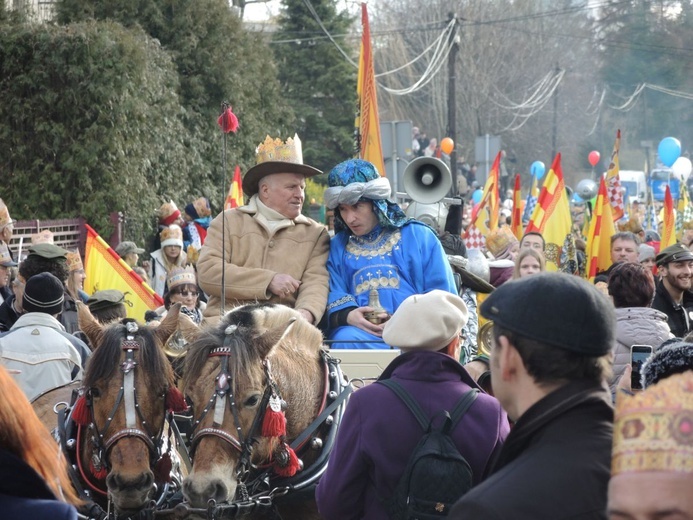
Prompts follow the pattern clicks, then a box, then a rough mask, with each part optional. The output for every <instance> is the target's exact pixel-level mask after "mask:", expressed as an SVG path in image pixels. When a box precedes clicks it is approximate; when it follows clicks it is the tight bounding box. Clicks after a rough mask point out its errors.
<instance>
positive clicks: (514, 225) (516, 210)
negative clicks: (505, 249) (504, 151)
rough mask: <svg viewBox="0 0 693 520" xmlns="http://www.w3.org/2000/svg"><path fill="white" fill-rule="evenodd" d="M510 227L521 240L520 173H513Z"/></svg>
mask: <svg viewBox="0 0 693 520" xmlns="http://www.w3.org/2000/svg"><path fill="white" fill-rule="evenodd" d="M510 229H511V230H512V232H513V235H515V237H517V239H518V240H522V188H521V185H520V174H519V173H518V174H517V175H515V190H514V191H513V214H512V219H511V221H510Z"/></svg>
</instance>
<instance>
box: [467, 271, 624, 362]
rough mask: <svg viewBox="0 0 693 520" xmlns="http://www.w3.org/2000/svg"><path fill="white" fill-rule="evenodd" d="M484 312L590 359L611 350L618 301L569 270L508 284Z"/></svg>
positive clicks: (491, 298) (511, 327)
mask: <svg viewBox="0 0 693 520" xmlns="http://www.w3.org/2000/svg"><path fill="white" fill-rule="evenodd" d="M480 311H481V314H482V315H483V316H484V317H485V318H487V319H489V320H492V321H493V322H494V323H497V324H498V325H500V326H501V327H503V328H505V329H507V330H510V331H512V332H515V333H517V334H518V335H519V336H523V337H526V338H529V339H533V340H535V341H539V342H541V343H546V344H548V345H552V346H554V347H558V348H562V349H565V350H570V351H571V352H575V353H578V354H581V355H584V356H588V357H597V356H603V355H604V354H607V353H608V352H610V351H611V348H612V345H613V341H614V331H615V329H616V315H615V313H614V309H613V305H612V304H611V302H610V301H609V300H607V298H606V297H605V296H604V295H603V294H602V293H600V292H599V290H598V289H596V288H595V287H594V286H593V285H592V284H590V283H588V282H587V281H585V280H583V279H581V278H578V277H577V276H573V275H569V274H564V273H540V274H536V275H532V276H527V277H525V278H521V279H519V280H513V281H511V282H508V283H504V284H503V285H501V286H500V287H498V288H497V289H496V290H495V291H493V292H492V293H491V294H490V295H489V296H488V297H487V298H486V300H484V303H482V304H481V307H480Z"/></svg>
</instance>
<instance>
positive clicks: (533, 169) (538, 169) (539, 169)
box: [529, 161, 546, 179]
mask: <svg viewBox="0 0 693 520" xmlns="http://www.w3.org/2000/svg"><path fill="white" fill-rule="evenodd" d="M545 171H546V166H544V163H543V162H541V161H534V162H533V163H532V166H530V167H529V172H530V173H531V174H532V175H534V176H535V177H536V178H537V179H541V178H542V177H543V176H544V172H545Z"/></svg>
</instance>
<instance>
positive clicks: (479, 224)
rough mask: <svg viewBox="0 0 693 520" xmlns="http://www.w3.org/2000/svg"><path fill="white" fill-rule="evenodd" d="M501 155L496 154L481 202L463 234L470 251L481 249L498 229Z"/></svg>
mask: <svg viewBox="0 0 693 520" xmlns="http://www.w3.org/2000/svg"><path fill="white" fill-rule="evenodd" d="M500 158H501V154H500V152H498V155H496V159H495V160H494V161H493V166H491V171H490V172H489V173H488V178H487V179H486V184H484V191H483V192H482V194H481V201H480V202H479V204H477V205H476V207H475V208H474V210H473V211H472V219H471V224H470V225H469V227H468V228H467V233H466V234H465V244H466V246H467V247H468V248H470V249H475V248H481V247H483V246H484V244H486V237H487V236H488V234H489V233H491V231H495V230H496V229H498V210H499V209H498V206H499V204H500V202H499V197H498V179H499V172H500Z"/></svg>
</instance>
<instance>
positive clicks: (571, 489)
mask: <svg viewBox="0 0 693 520" xmlns="http://www.w3.org/2000/svg"><path fill="white" fill-rule="evenodd" d="M613 415H614V414H613V408H612V406H611V396H610V395H609V392H608V391H607V390H606V388H604V387H602V386H601V385H599V384H594V383H591V382H589V381H574V382H571V383H568V384H566V385H564V386H562V387H560V388H558V389H557V390H555V391H553V392H551V393H550V394H548V395H547V396H546V397H544V398H543V399H541V400H540V401H538V402H537V403H535V404H534V405H533V406H531V407H530V408H529V409H528V410H527V411H526V412H525V413H524V414H522V416H521V417H520V418H519V419H518V421H517V422H516V423H515V425H514V426H513V429H512V430H511V431H510V435H508V438H507V439H506V441H505V444H504V445H503V448H502V449H501V453H500V456H499V458H498V462H497V463H496V464H495V466H494V468H493V474H492V475H491V476H490V477H489V478H488V479H486V481H484V482H483V483H481V484H480V485H479V486H477V487H475V488H473V489H472V490H471V491H469V492H468V493H467V494H465V495H464V496H463V497H462V499H461V500H460V501H458V502H457V504H455V506H454V507H453V508H452V510H451V511H450V515H449V516H448V518H449V519H455V520H463V519H468V518H474V519H483V520H509V519H512V520H538V519H542V520H543V519H546V520H549V519H550V520H567V519H570V520H606V498H607V487H608V484H609V477H610V471H611V441H612V436H613Z"/></svg>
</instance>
